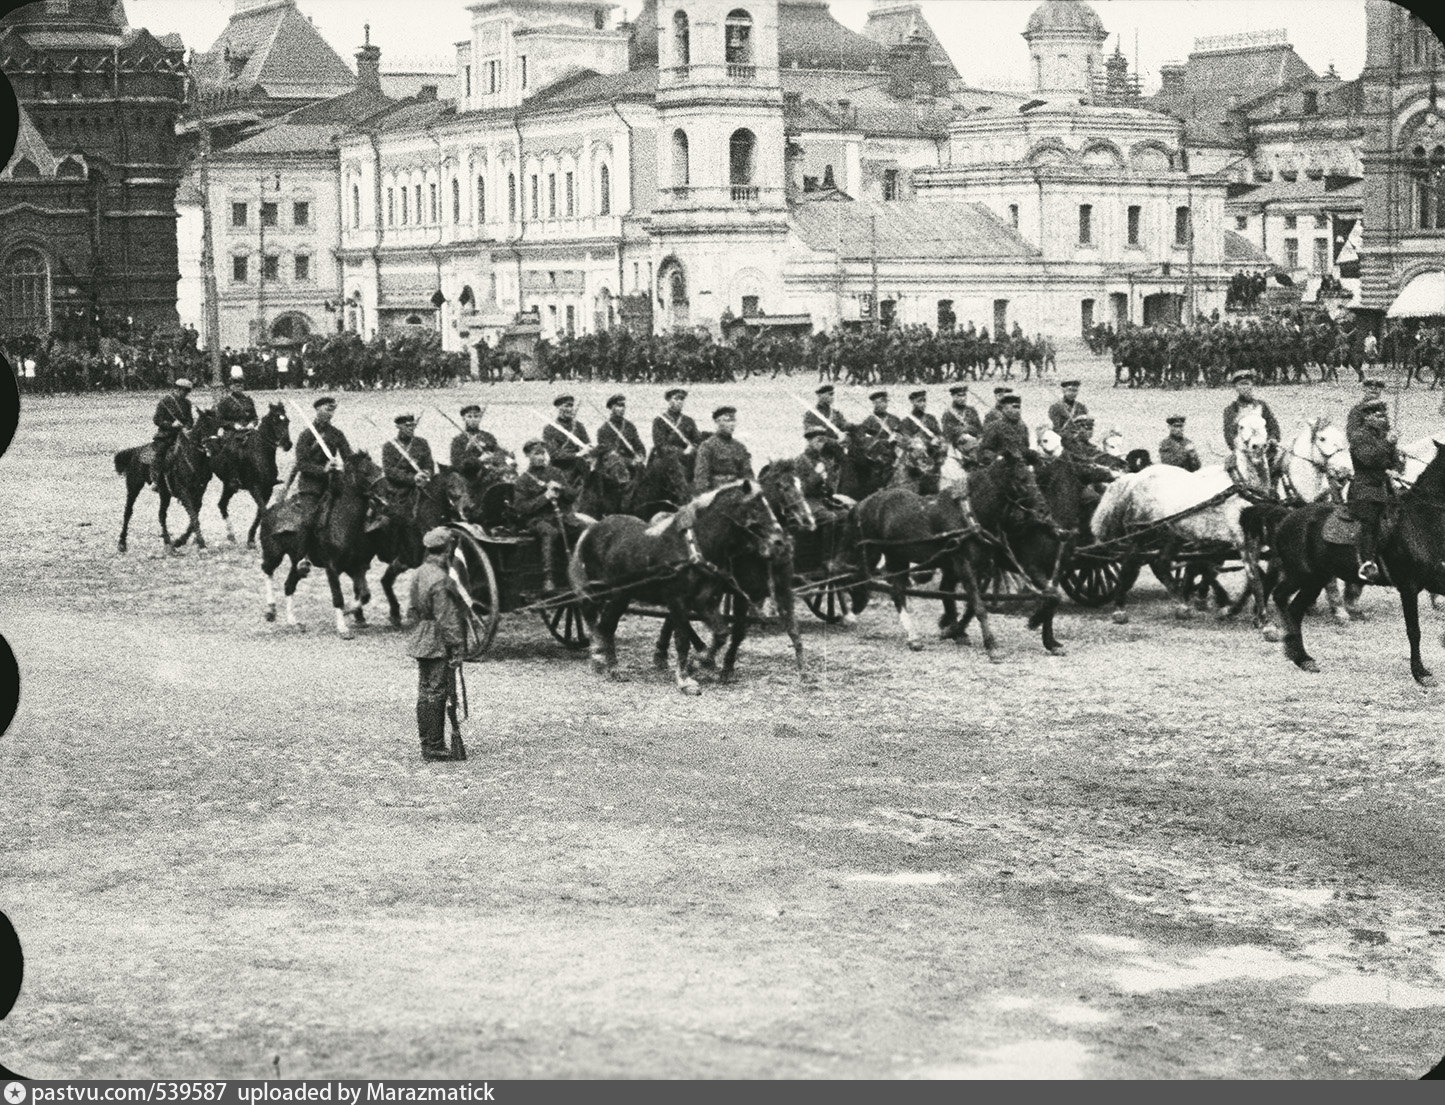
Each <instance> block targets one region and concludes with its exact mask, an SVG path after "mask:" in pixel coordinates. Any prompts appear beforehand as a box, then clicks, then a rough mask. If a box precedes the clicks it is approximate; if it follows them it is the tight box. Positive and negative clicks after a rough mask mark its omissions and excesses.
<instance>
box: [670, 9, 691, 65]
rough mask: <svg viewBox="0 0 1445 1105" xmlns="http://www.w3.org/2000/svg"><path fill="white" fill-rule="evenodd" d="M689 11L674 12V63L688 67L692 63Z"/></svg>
mask: <svg viewBox="0 0 1445 1105" xmlns="http://www.w3.org/2000/svg"><path fill="white" fill-rule="evenodd" d="M688 35H689V32H688V26H687V12H681V11H680V12H674V13H673V16H672V63H673V65H676V66H680V67H682V68H686V67H687V66H688V65H691V64H692V44H691V42H690V41H689V37H688Z"/></svg>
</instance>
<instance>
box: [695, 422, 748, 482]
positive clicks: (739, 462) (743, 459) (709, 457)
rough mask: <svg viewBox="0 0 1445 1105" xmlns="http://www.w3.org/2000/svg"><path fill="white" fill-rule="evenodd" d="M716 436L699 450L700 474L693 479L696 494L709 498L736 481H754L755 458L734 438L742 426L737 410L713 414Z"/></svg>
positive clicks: (698, 472) (699, 447) (698, 464)
mask: <svg viewBox="0 0 1445 1105" xmlns="http://www.w3.org/2000/svg"><path fill="white" fill-rule="evenodd" d="M712 420H713V426H714V427H715V432H714V433H713V435H712V436H711V437H710V438H708V439H707V440H706V441H704V442H703V443H702V444H701V445H699V446H698V448H697V472H696V474H695V475H694V477H693V493H694V494H695V495H705V494H707V493H708V492H709V491H713V490H715V489H716V488H719V487H721V486H722V485H723V484H725V483H732V482H733V481H734V480H750V479H753V478H754V477H753V458H752V454H750V453H749V452H748V450H747V447H746V446H745V445H743V443H742V442H741V441H738V440H737V439H736V438H735V437H733V434H734V432H736V430H737V425H738V409H737V408H736V407H718V409H717V410H715V411H713V412H712Z"/></svg>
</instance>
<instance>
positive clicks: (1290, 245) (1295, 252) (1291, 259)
mask: <svg viewBox="0 0 1445 1105" xmlns="http://www.w3.org/2000/svg"><path fill="white" fill-rule="evenodd" d="M1284 265H1285V268H1287V269H1297V268H1299V239H1298V238H1286V239H1285V240H1284Z"/></svg>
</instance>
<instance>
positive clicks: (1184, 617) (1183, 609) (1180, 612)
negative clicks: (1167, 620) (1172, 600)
mask: <svg viewBox="0 0 1445 1105" xmlns="http://www.w3.org/2000/svg"><path fill="white" fill-rule="evenodd" d="M1174 616H1175V617H1176V618H1178V619H1179V620H1180V621H1181V622H1187V621H1188V620H1189V619H1190V618H1192V617H1194V611H1193V610H1192V609H1191V608H1190V606H1189V604H1188V603H1183V602H1181V603H1180V604H1179V605H1177V606H1176V607H1174Z"/></svg>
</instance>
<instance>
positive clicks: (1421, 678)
mask: <svg viewBox="0 0 1445 1105" xmlns="http://www.w3.org/2000/svg"><path fill="white" fill-rule="evenodd" d="M1415 682H1416V683H1419V684H1420V686H1422V687H1433V686H1434V685H1435V676H1434V674H1433V673H1431V672H1428V671H1425V672H1421V673H1420V674H1419V675H1417V676H1416V677H1415Z"/></svg>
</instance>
